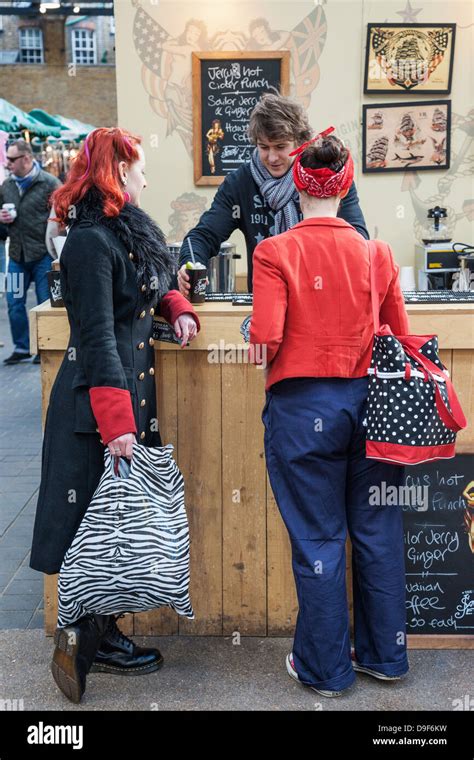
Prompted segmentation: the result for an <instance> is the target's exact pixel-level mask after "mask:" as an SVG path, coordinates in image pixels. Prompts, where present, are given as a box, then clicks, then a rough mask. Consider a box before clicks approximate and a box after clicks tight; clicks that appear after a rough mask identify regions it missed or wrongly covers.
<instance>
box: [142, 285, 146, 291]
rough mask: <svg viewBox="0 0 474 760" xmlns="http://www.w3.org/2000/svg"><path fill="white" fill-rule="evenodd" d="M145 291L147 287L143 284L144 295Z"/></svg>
mask: <svg viewBox="0 0 474 760" xmlns="http://www.w3.org/2000/svg"><path fill="white" fill-rule="evenodd" d="M145 290H146V285H145V283H143V285H142V293H144V292H145Z"/></svg>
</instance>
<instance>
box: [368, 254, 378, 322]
mask: <svg viewBox="0 0 474 760" xmlns="http://www.w3.org/2000/svg"><path fill="white" fill-rule="evenodd" d="M368 243H369V273H370V302H371V304H372V319H373V322H374V333H378V331H379V330H380V315H379V312H380V304H379V299H378V298H377V291H376V289H375V272H374V269H375V266H374V264H375V255H376V253H377V246H376V245H375V242H374V241H373V240H369V241H368Z"/></svg>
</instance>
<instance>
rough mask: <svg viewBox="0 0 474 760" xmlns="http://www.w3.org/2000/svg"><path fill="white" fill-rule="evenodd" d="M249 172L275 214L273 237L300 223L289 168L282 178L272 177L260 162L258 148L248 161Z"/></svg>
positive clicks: (296, 193) (296, 191) (296, 197)
mask: <svg viewBox="0 0 474 760" xmlns="http://www.w3.org/2000/svg"><path fill="white" fill-rule="evenodd" d="M250 171H251V172H252V177H253V178H254V180H255V182H256V183H257V186H258V189H259V190H260V192H261V194H262V195H263V197H264V198H265V200H266V202H267V203H268V205H269V206H270V208H271V209H272V210H273V211H275V212H276V213H275V232H274V234H275V235H279V234H280V232H285V231H286V230H289V229H290V228H291V227H293V225H295V224H297V223H298V222H299V221H301V216H300V214H299V211H298V206H297V205H296V202H297V201H298V190H297V189H296V187H295V184H294V182H293V172H292V170H291V168H290V169H289V170H288V171H287V172H286V174H284V175H283V177H272V175H271V174H270V172H269V171H268V169H266V168H265V166H264V165H263V164H262V162H261V160H260V156H259V153H258V148H255V150H254V151H253V153H252V157H251V159H250Z"/></svg>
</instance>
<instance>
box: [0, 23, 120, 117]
mask: <svg viewBox="0 0 474 760" xmlns="http://www.w3.org/2000/svg"><path fill="white" fill-rule="evenodd" d="M0 96H1V97H3V98H5V99H6V100H8V101H10V102H11V103H13V104H14V105H16V106H18V107H19V108H21V109H23V110H24V111H29V110H31V109H32V108H42V109H44V110H45V111H47V112H48V113H51V114H61V115H63V116H66V117H69V118H74V119H79V120H80V121H83V122H87V123H90V124H94V125H95V126H106V127H108V126H115V125H116V124H117V95H116V80H115V26H114V18H113V16H80V15H78V16H50V17H48V14H39V15H37V16H14V15H12V16H0Z"/></svg>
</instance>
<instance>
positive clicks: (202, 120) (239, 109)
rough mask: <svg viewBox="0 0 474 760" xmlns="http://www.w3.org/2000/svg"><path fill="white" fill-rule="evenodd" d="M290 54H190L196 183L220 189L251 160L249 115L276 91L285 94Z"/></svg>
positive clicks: (271, 52)
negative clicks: (261, 101)
mask: <svg viewBox="0 0 474 760" xmlns="http://www.w3.org/2000/svg"><path fill="white" fill-rule="evenodd" d="M289 67H290V52H289V51H288V50H276V51H268V52H262V51H259V52H254V53H252V52H245V53H238V52H237V53H236V52H229V53H225V52H217V53H215V52H209V53H202V52H200V53H193V54H192V69H193V131H194V182H195V184H196V185H219V184H220V183H221V182H222V181H223V180H224V178H225V176H226V175H227V174H228V173H229V172H231V171H233V170H234V169H238V168H239V166H241V164H242V163H244V162H246V161H248V160H249V159H250V155H251V152H252V150H253V147H254V146H253V145H251V143H250V142H249V139H248V137H247V127H248V123H249V117H250V113H251V112H252V110H253V108H254V106H255V105H256V103H257V101H258V99H259V98H260V96H261V95H262V94H263V93H264V92H267V91H268V90H269V88H270V87H271V86H273V87H276V88H277V90H278V91H279V92H281V94H282V95H286V94H287V92H288V85H289Z"/></svg>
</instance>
